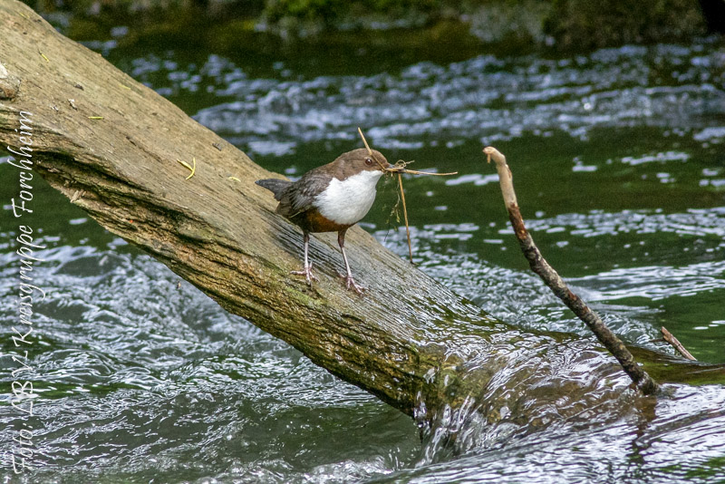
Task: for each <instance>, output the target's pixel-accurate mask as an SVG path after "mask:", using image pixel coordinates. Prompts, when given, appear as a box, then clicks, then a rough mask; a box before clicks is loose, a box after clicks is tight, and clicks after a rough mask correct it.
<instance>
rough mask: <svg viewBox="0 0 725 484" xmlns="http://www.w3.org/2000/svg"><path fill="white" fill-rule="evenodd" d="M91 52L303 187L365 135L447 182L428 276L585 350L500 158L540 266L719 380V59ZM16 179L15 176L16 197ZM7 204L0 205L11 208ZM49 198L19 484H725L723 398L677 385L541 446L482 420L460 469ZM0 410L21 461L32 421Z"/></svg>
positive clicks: (595, 416) (639, 52)
mask: <svg viewBox="0 0 725 484" xmlns="http://www.w3.org/2000/svg"><path fill="white" fill-rule="evenodd" d="M119 32H120V34H119V35H123V32H125V31H124V30H120V31H119ZM90 46H91V47H93V48H96V49H98V50H100V51H102V52H104V54H105V55H107V56H108V57H109V58H110V59H111V60H112V61H113V62H114V63H115V64H117V65H118V66H119V67H121V68H122V69H123V70H125V71H126V72H128V73H129V74H130V75H132V76H133V77H135V78H136V79H138V80H140V81H142V82H144V83H147V84H149V85H150V86H152V87H153V88H154V89H156V90H157V91H158V92H160V93H161V94H163V95H165V96H167V97H168V98H170V99H171V100H172V101H174V102H176V103H177V104H179V105H180V106H182V107H184V109H186V110H187V112H188V113H189V114H190V115H192V116H194V117H195V119H197V120H198V121H199V122H201V123H202V124H205V125H206V126H208V127H210V128H211V129H213V130H215V131H216V132H218V133H219V134H220V135H222V136H224V137H225V138H227V139H228V140H230V141H231V142H233V143H234V144H236V145H237V146H239V147H240V148H241V149H243V150H244V151H246V152H247V153H249V154H250V155H251V156H252V157H253V159H255V161H257V162H258V163H260V164H262V165H263V166H265V167H267V168H269V169H271V170H275V171H279V172H283V173H286V174H287V175H289V176H291V177H295V176H299V175H300V174H301V173H304V171H306V170H308V169H310V168H311V167H313V166H317V165H319V164H322V163H325V162H328V161H331V160H332V159H333V158H334V156H336V154H338V153H340V152H342V151H346V150H349V149H352V148H356V147H358V146H360V142H359V140H358V138H357V134H356V127H357V126H362V127H363V128H364V129H365V130H366V134H367V136H368V139H369V140H370V142H371V143H372V144H373V146H375V147H376V148H378V149H380V150H382V151H383V152H384V153H385V154H386V155H387V156H388V159H390V160H391V161H394V160H397V159H405V160H411V159H414V160H417V161H416V163H415V165H414V167H415V168H417V169H436V170H439V171H454V170H455V171H458V172H459V175H457V176H454V177H449V178H438V177H429V178H411V179H408V180H407V181H406V191H407V197H406V198H407V200H408V206H409V213H410V218H411V224H412V227H411V229H412V240H413V244H414V248H415V259H416V263H417V264H418V265H419V266H420V267H421V268H422V269H423V270H424V271H426V272H428V273H429V274H431V275H432V276H434V277H436V278H438V279H440V280H442V281H444V282H445V283H446V284H448V285H449V286H451V287H452V288H454V290H455V291H457V292H459V293H461V294H463V295H465V296H467V297H469V298H471V299H473V300H474V301H476V302H477V303H479V304H480V305H481V306H482V307H484V308H485V309H486V310H487V311H489V312H490V313H491V314H493V315H494V316H496V317H498V318H500V319H502V320H504V321H507V322H509V323H511V324H513V325H516V326H518V327H520V328H523V329H526V330H553V331H560V332H566V333H573V334H577V335H579V337H580V338H590V335H589V334H588V333H587V331H586V330H585V329H583V328H582V325H581V324H580V323H579V322H578V320H576V319H575V318H573V317H572V315H571V314H570V313H569V312H567V311H564V310H563V309H562V307H561V305H560V303H559V302H558V301H557V300H556V299H555V298H554V297H553V296H551V295H550V294H549V292H547V290H546V289H545V288H544V287H543V285H542V284H541V283H540V282H539V281H538V280H537V279H536V277H535V276H534V275H532V274H531V273H530V272H528V271H527V267H526V264H525V262H524V260H523V258H522V256H521V254H520V253H519V251H518V248H517V245H516V243H515V240H514V238H513V234H512V232H511V230H510V228H509V226H508V221H507V217H506V214H505V210H504V208H503V204H502V202H501V197H500V193H499V188H498V184H497V179H496V176H495V171H494V169H493V168H492V167H491V166H488V165H486V164H485V159H484V157H483V155H482V154H481V148H482V147H483V146H484V145H486V144H493V145H494V146H496V147H497V148H498V149H499V150H500V151H502V152H503V153H504V154H506V155H507V157H508V160H509V164H510V165H511V167H512V169H513V172H514V182H515V185H516V188H517V191H518V195H519V202H520V204H521V206H522V211H523V214H524V217H525V218H526V219H527V224H528V226H529V228H530V230H531V231H532V233H533V236H534V238H535V239H536V241H537V242H538V244H539V246H540V247H541V249H542V251H543V253H544V255H545V256H546V257H547V258H548V259H549V260H550V262H551V263H552V264H553V265H554V266H555V267H556V268H557V269H558V270H559V272H560V273H561V274H562V275H563V276H564V277H565V278H567V280H568V281H569V282H570V283H571V285H572V286H573V287H574V288H575V289H576V290H577V291H579V292H580V293H581V294H582V296H583V297H584V298H585V299H586V300H588V301H589V302H590V303H591V304H592V306H593V307H594V308H595V309H596V310H598V311H600V312H601V313H602V314H603V315H604V316H605V319H606V320H607V322H608V323H609V324H610V325H611V326H612V327H613V328H614V329H615V331H616V332H617V333H619V334H620V335H622V336H623V337H624V338H625V339H626V340H627V341H629V342H631V343H637V344H639V345H641V346H644V347H647V348H650V349H658V350H661V351H663V352H665V353H670V354H672V353H673V352H672V350H671V349H670V348H669V347H667V346H666V345H664V344H663V343H661V342H660V341H659V340H658V338H659V327H660V326H662V325H664V326H666V327H667V328H668V329H670V330H671V331H672V332H673V333H675V334H676V336H677V337H678V338H679V339H680V340H681V341H682V342H683V343H684V344H685V346H686V347H687V348H688V349H689V350H690V351H691V352H692V353H693V354H694V355H695V356H696V357H697V358H698V359H700V360H702V361H704V362H707V363H725V305H723V297H724V296H725V259H724V258H723V255H724V254H725V47H723V45H722V44H721V43H718V42H715V41H708V40H705V41H702V42H700V43H698V44H695V45H692V46H679V45H658V46H651V47H632V46H627V47H623V48H619V49H608V50H601V51H597V52H594V53H593V54H591V55H583V56H577V57H573V58H565V59H546V58H542V57H538V56H527V57H507V58H499V57H495V56H492V55H480V56H477V57H473V58H470V59H467V60H463V61H458V60H459V59H456V60H457V62H453V63H443V62H438V63H431V62H428V61H422V62H414V63H410V62H408V63H406V64H405V65H400V64H396V59H395V58H392V59H391V58H387V59H385V60H383V61H380V59H376V58H375V57H374V56H372V54H370V53H368V54H366V51H365V50H364V49H362V48H361V49H359V50H358V51H355V52H357V54H356V55H357V57H355V56H353V57H354V59H353V60H354V61H356V62H359V63H361V64H364V65H365V68H364V69H359V68H357V67H356V66H355V65H354V64H355V62H353V61H350V60H348V64H349V73H345V72H343V73H340V72H337V69H328V68H326V67H325V66H326V65H327V64H325V63H324V62H320V59H323V58H324V57H325V52H324V50H322V51H315V50H311V51H310V52H308V55H307V56H304V57H302V58H296V59H291V58H290V57H289V56H285V55H283V54H282V53H280V56H279V58H274V57H272V58H270V57H268V56H262V55H260V56H256V57H255V56H253V55H251V54H249V53H246V54H245V55H239V56H236V57H235V56H234V55H222V54H220V53H215V52H206V51H195V50H193V49H192V48H191V47H190V46H176V47H174V48H172V49H169V48H168V46H166V47H164V48H155V47H154V46H144V48H143V49H130V50H129V51H124V50H123V49H122V48H119V47H116V44H115V42H111V43H91V44H90ZM139 51H141V52H143V53H142V54H139ZM378 61H380V62H378ZM346 65H347V64H346ZM375 65H382V66H387V67H388V68H387V69H384V70H380V71H376V70H375ZM391 65H392V66H396V67H395V68H390V66H391ZM321 66H322V67H321ZM326 69H327V70H329V72H326ZM361 70H362V71H364V74H360V71H361ZM13 170H14V168H13V167H11V166H10V165H9V164H8V163H6V162H5V163H2V164H0V173H2V175H3V178H5V177H15V174H14V173H13ZM12 196H13V191H12V188H10V187H8V186H7V184H4V185H3V187H2V188H1V189H0V199H1V200H2V203H3V204H4V205H7V204H8V203H9V200H10V199H11V198H12ZM34 199H35V204H36V205H35V206H36V214H35V215H34V218H33V224H34V225H35V226H36V227H38V228H42V239H41V240H42V242H43V243H44V244H46V245H47V246H48V248H47V249H46V250H43V251H41V252H40V257H42V258H43V259H44V262H42V263H39V264H38V265H37V266H36V267H34V272H33V277H34V278H35V279H34V280H35V283H37V284H38V286H39V287H41V288H42V289H43V290H44V291H45V292H46V293H47V296H46V298H45V299H44V300H42V301H38V302H37V304H36V305H35V307H34V311H35V314H34V318H35V324H36V328H37V333H36V335H34V336H35V339H34V344H33V346H32V351H31V356H32V362H33V368H34V375H35V378H34V379H35V380H37V382H38V383H37V385H36V390H37V391H38V393H39V394H40V396H39V397H38V398H37V399H36V407H35V414H36V416H35V417H33V418H32V419H31V423H32V424H33V426H34V427H35V428H36V429H37V430H36V431H35V434H34V437H33V440H34V444H35V445H36V447H37V452H38V453H37V455H36V461H38V462H42V463H44V464H45V467H43V468H41V469H40V470H39V471H37V473H36V474H34V475H33V476H32V477H30V475H26V476H27V478H28V480H27V482H70V481H72V480H74V479H75V480H76V481H78V482H180V481H185V482H232V481H235V482H351V481H366V482H401V481H402V482H408V481H412V482H557V483H559V482H572V483H574V482H662V483H669V482H725V431H723V429H725V389H724V388H723V386H722V385H706V386H700V387H695V386H688V385H671V386H669V387H668V391H669V392H670V397H668V398H661V399H658V400H657V401H656V402H655V401H651V400H650V401H645V402H644V403H643V402H641V401H639V400H636V399H633V398H632V395H631V392H630V393H628V392H626V391H625V392H624V393H621V394H620V395H619V396H618V397H617V398H618V399H619V400H612V401H611V402H609V403H608V404H607V405H601V406H598V407H594V408H586V406H584V407H582V408H581V412H580V414H579V416H578V417H577V418H571V419H564V420H561V421H558V422H557V421H553V422H549V423H546V424H544V425H543V426H540V427H538V428H537V429H533V428H528V427H526V425H524V426H523V427H521V426H514V425H513V424H512V423H511V422H507V421H506V419H504V420H502V421H501V422H499V423H498V424H495V425H490V426H487V425H486V424H484V423H482V422H475V421H474V422H469V423H468V425H471V426H477V427H478V428H477V430H478V431H479V434H480V435H483V437H482V438H480V439H479V442H478V443H477V444H476V446H474V447H473V448H472V449H471V450H469V451H467V452H465V453H463V454H462V455H461V454H456V453H450V452H447V451H446V449H440V447H439V444H440V443H439V442H436V441H435V439H434V438H432V439H431V438H427V439H424V441H423V443H421V440H420V438H419V434H418V431H417V429H416V427H415V425H414V424H413V422H412V421H411V420H410V419H409V418H407V417H405V416H404V415H402V414H400V413H399V412H398V411H396V410H393V409H391V408H389V407H387V406H386V405H385V404H383V403H381V402H379V401H377V400H376V399H375V398H373V397H371V396H370V395H368V394H366V393H364V392H362V391H360V390H358V389H357V388H355V387H352V386H350V385H348V384H346V383H343V382H341V381H339V380H337V379H336V378H334V377H332V376H330V375H329V374H327V373H326V372H325V371H324V370H321V369H320V368H317V367H315V366H314V365H312V364H311V363H310V362H309V361H308V360H307V359H306V358H304V357H302V356H301V355H300V354H299V353H298V352H297V351H295V350H293V349H291V348H290V347H289V346H287V345H286V344H284V343H282V342H280V341H278V340H276V339H274V338H272V337H270V336H269V335H267V334H265V333H262V332H261V331H259V330H257V329H255V328H254V326H252V325H251V324H249V323H247V322H246V321H244V320H242V319H240V318H238V317H234V316H230V315H229V314H227V313H225V312H224V311H223V310H221V309H220V308H219V307H217V306H216V304H214V303H212V302H211V301H210V300H209V299H208V298H206V297H205V296H203V295H201V294H200V293H199V291H197V290H196V289H194V288H193V287H191V286H190V285H189V284H187V283H186V282H184V281H182V280H180V279H179V278H178V277H177V276H176V275H174V274H173V273H171V272H170V271H169V270H168V269H166V268H165V267H164V266H162V265H161V264H159V263H157V262H155V261H154V260H152V259H150V258H149V257H147V256H145V255H143V254H141V253H139V252H138V251H137V250H135V249H134V248H132V247H129V246H128V245H127V244H125V243H124V242H123V241H121V240H119V239H117V238H115V237H114V236H112V235H110V234H108V233H107V232H105V231H104V230H102V229H100V228H99V227H98V226H97V225H96V224H95V223H94V222H93V221H92V220H90V219H88V218H87V217H86V216H85V214H84V213H83V212H81V211H79V210H78V209H77V208H75V207H73V206H71V205H70V204H69V203H68V202H67V200H65V199H64V198H63V197H62V196H60V195H59V194H57V193H55V192H54V191H52V190H51V189H50V188H48V187H47V186H44V185H43V184H42V183H40V182H38V183H37V184H36V186H35V187H34ZM394 202H395V190H394V186H387V187H382V190H381V193H380V196H379V200H378V202H377V203H376V205H375V207H374V208H373V210H372V211H371V213H370V214H369V216H368V217H367V218H366V221H365V223H364V224H362V225H363V226H364V227H365V228H366V229H368V230H369V231H371V232H373V233H374V234H375V235H376V236H377V237H378V239H379V240H380V241H381V243H383V244H384V245H385V246H387V247H389V248H390V249H392V250H394V251H395V252H397V253H399V254H400V255H401V256H405V254H406V253H407V247H406V241H405V235H404V232H403V231H402V230H400V228H399V225H400V224H399V223H398V222H397V221H396V220H395V216H393V215H391V214H390V209H391V206H392V205H393V204H394ZM1 232H2V246H0V247H1V253H0V272H1V274H2V279H1V282H0V284H2V285H1V286H0V294H1V295H2V296H3V297H2V298H1V299H0V320H2V321H3V324H4V326H5V327H9V326H12V325H13V324H14V323H13V322H14V321H16V319H17V315H16V310H17V306H16V304H15V297H17V285H18V262H17V256H16V255H15V253H14V248H15V245H14V242H13V238H14V237H15V236H16V235H17V229H16V226H15V222H13V221H12V220H10V218H9V217H7V216H4V218H3V225H2V229H1ZM352 263H353V265H354V261H352ZM363 282H364V281H363ZM11 344H12V343H11V342H10V341H9V339H8V338H5V339H4V340H3V341H2V349H3V352H7V351H11V350H12V347H11ZM4 380H5V381H6V382H7V381H10V379H9V378H6V377H4ZM622 381H623V380H618V382H619V384H621V383H622ZM601 384H602V385H606V384H607V383H606V382H602V383H601ZM609 384H613V383H611V382H610V383H609ZM3 399H4V401H5V402H6V403H5V404H4V405H0V419H1V420H2V428H3V430H2V431H0V441H2V444H3V448H4V449H8V448H12V446H13V445H14V444H13V442H12V439H13V438H14V437H15V436H16V435H17V431H18V430H19V427H20V426H21V424H22V422H23V419H21V418H20V417H18V414H17V412H16V411H14V410H13V409H12V408H11V407H10V406H9V405H8V404H7V402H8V399H9V395H8V394H5V395H3ZM636 402H639V403H636ZM554 403H556V404H557V405H559V404H560V405H570V406H572V405H576V404H577V402H564V401H560V402H554ZM631 405H635V406H636V409H635V411H632V412H624V413H622V414H621V415H619V414H617V412H616V411H614V410H613V409H614V407H615V406H625V407H626V406H631ZM556 409H557V407H556V405H553V406H552V407H551V408H549V409H548V410H547V411H549V412H551V413H552V414H553V415H556V411H557V410H556ZM484 430H485V431H484ZM5 475H6V479H5V480H6V481H9V479H10V477H9V476H10V473H8V472H6V474H5Z"/></svg>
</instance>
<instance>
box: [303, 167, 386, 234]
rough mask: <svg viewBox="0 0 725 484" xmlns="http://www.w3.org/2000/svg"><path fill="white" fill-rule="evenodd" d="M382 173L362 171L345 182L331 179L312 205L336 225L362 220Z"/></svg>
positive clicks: (370, 203)
mask: <svg viewBox="0 0 725 484" xmlns="http://www.w3.org/2000/svg"><path fill="white" fill-rule="evenodd" d="M382 175H383V172H382V171H378V170H375V171H362V172H360V173H358V174H356V175H353V176H350V177H348V178H346V179H345V180H342V181H341V180H338V179H337V178H333V179H332V180H331V181H330V185H329V186H328V187H327V190H325V191H323V192H322V193H320V194H319V195H317V197H316V198H315V203H314V205H315V206H316V207H317V210H319V211H320V214H322V215H323V216H324V217H326V218H328V219H330V220H332V221H333V222H335V223H338V224H343V225H347V224H350V225H352V224H354V223H357V222H359V221H360V220H362V218H363V217H364V216H365V215H366V214H367V213H368V211H369V210H370V207H372V205H373V202H374V201H375V185H377V183H378V180H380V177H381V176H382Z"/></svg>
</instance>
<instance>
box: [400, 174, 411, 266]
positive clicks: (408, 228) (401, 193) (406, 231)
mask: <svg viewBox="0 0 725 484" xmlns="http://www.w3.org/2000/svg"><path fill="white" fill-rule="evenodd" d="M398 185H399V186H400V199H401V200H403V217H404V219H405V233H406V234H407V236H408V255H409V256H410V263H411V264H412V263H413V245H412V244H411V243H410V226H409V225H408V208H407V207H406V206H405V190H403V175H402V174H401V173H400V172H398Z"/></svg>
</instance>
